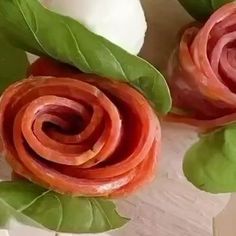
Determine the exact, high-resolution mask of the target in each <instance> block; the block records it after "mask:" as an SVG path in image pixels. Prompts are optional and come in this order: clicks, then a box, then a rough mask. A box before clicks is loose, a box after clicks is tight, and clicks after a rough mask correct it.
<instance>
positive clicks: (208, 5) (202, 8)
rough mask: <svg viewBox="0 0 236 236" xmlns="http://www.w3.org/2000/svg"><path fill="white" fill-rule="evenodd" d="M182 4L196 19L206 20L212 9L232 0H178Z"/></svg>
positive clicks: (214, 9)
mask: <svg viewBox="0 0 236 236" xmlns="http://www.w3.org/2000/svg"><path fill="white" fill-rule="evenodd" d="M179 2H180V3H181V4H182V6H183V7H184V8H185V9H186V10H187V11H188V12H189V14H190V15H191V16H193V17H194V18H195V19H197V20H206V19H207V18H208V17H209V16H210V15H211V14H212V13H213V12H214V11H216V10H217V9H218V8H220V7H221V6H223V5H224V4H226V3H229V2H233V0H179Z"/></svg>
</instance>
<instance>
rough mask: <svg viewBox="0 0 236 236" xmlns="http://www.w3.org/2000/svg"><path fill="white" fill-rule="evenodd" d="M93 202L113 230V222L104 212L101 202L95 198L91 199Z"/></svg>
mask: <svg viewBox="0 0 236 236" xmlns="http://www.w3.org/2000/svg"><path fill="white" fill-rule="evenodd" d="M91 201H92V202H93V203H94V204H95V206H96V207H97V208H98V209H99V211H100V213H101V214H102V216H103V217H104V218H105V220H106V222H107V223H108V225H109V227H110V229H112V228H113V226H112V223H111V221H110V220H109V218H108V216H107V214H106V212H105V211H104V210H103V208H102V206H101V204H100V203H99V201H97V200H96V199H95V198H93V199H91Z"/></svg>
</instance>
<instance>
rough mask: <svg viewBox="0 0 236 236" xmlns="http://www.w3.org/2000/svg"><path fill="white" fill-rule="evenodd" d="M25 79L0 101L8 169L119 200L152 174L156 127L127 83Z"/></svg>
mask: <svg viewBox="0 0 236 236" xmlns="http://www.w3.org/2000/svg"><path fill="white" fill-rule="evenodd" d="M74 77H76V78H74V79H71V78H53V77H31V78H29V79H26V80H23V81H20V82H18V83H16V84H14V85H12V86H10V87H9V88H8V89H7V90H6V91H5V92H4V94H3V95H2V99H1V102H0V111H1V113H0V132H1V138H2V142H3V146H4V151H5V155H6V157H7V160H8V162H9V163H10V165H11V166H12V168H13V170H14V171H15V172H16V173H17V174H19V175H21V176H23V177H25V178H26V179H29V180H32V181H34V182H36V183H38V184H40V185H42V186H46V187H49V188H51V189H53V190H55V191H58V192H62V193H68V194H72V195H75V196H80V195H84V196H111V197H119V196H124V195H127V194H130V193H132V192H133V191H135V190H137V189H138V188H139V187H140V186H142V185H143V184H144V183H146V182H148V181H150V180H151V179H152V177H153V175H154V171H155V166H156V158H157V154H158V153H159V148H160V138H161V137H160V127H159V122H158V120H157V118H156V116H155V114H154V112H153V110H152V108H151V107H150V105H149V104H148V102H147V101H146V99H145V98H144V97H143V96H142V95H141V94H140V93H138V92H137V91H136V90H135V89H133V88H131V87H130V86H128V85H127V84H124V83H119V82H113V81H110V80H107V79H101V78H98V77H96V76H87V75H83V74H81V75H77V76H74Z"/></svg>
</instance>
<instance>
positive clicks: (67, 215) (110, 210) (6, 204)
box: [0, 181, 129, 233]
mask: <svg viewBox="0 0 236 236" xmlns="http://www.w3.org/2000/svg"><path fill="white" fill-rule="evenodd" d="M12 219H14V220H17V221H19V222H20V223H24V224H28V225H31V226H35V227H40V228H44V229H45V228H46V229H49V230H53V231H56V232H62V233H100V232H104V231H109V230H113V229H116V228H119V227H122V226H123V225H125V224H126V223H127V222H128V221H129V219H127V218H124V217H121V216H120V215H119V214H118V213H117V212H116V208H115V205H114V203H113V202H111V201H109V200H106V199H102V198H86V197H71V196H67V195H62V194H59V193H55V192H53V191H51V190H47V189H44V188H42V187H40V186H38V185H35V184H33V183H30V182H27V181H10V182H0V227H1V228H5V229H6V228H7V229H8V228H9V227H10V226H9V222H10V221H11V220H12Z"/></svg>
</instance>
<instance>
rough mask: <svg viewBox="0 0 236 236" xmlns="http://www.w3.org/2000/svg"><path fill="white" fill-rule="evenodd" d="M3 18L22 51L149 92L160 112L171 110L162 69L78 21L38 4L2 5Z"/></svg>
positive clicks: (26, 0)
mask: <svg viewBox="0 0 236 236" xmlns="http://www.w3.org/2000/svg"><path fill="white" fill-rule="evenodd" d="M9 12H11V14H9ZM0 19H1V21H0V29H1V32H2V33H4V34H5V35H6V36H7V37H8V39H9V40H10V41H11V42H12V43H14V44H15V45H17V47H19V48H21V49H23V50H25V51H28V52H31V53H34V54H36V55H46V56H49V57H52V58H54V59H56V60H59V61H61V62H64V63H68V64H70V65H72V66H75V67H77V68H79V69H80V70H81V71H83V72H85V73H92V74H97V75H99V76H102V77H107V78H111V79H115V80H120V81H123V82H128V83H129V84H131V85H133V86H134V87H136V88H137V89H139V90H140V91H141V92H143V94H144V95H145V96H146V97H147V99H149V100H150V102H151V103H152V104H153V105H154V107H155V109H156V110H157V111H158V112H159V113H161V114H165V113H167V112H168V111H169V110H170V109H171V96H170V92H169V89H168V86H167V83H166V81H165V79H164V77H163V76H162V75H161V73H160V72H159V71H158V70H156V69H155V68H154V67H153V66H152V65H150V64H149V63H148V62H146V61H145V60H143V59H142V58H139V57H137V56H134V55H131V54H129V53H128V52H126V51H125V50H123V49H122V48H120V47H119V46H117V45H115V44H113V43H111V42H109V41H108V40H106V39H105V38H103V37H101V36H98V35H96V34H94V33H92V32H90V31H89V30H88V29H86V28H85V27H84V26H83V25H82V24H80V23H79V22H78V21H76V20H74V19H72V18H70V17H66V16H62V15H59V14H56V13H54V12H52V11H49V10H47V9H46V8H44V7H43V6H42V5H41V4H40V3H39V1H38V0H7V1H0Z"/></svg>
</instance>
